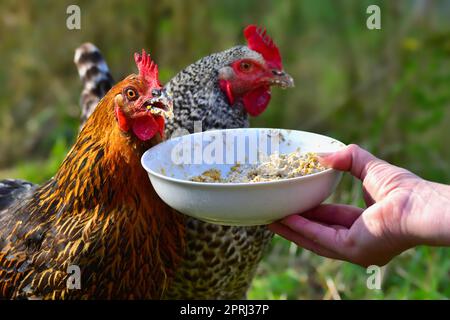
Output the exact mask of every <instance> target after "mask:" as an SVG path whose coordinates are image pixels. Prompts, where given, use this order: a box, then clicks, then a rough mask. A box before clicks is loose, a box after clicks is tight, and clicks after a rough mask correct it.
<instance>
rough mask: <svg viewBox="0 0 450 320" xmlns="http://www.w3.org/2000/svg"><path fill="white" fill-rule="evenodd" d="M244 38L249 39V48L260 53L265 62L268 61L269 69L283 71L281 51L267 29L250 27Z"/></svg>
mask: <svg viewBox="0 0 450 320" xmlns="http://www.w3.org/2000/svg"><path fill="white" fill-rule="evenodd" d="M244 36H245V38H246V39H247V45H248V47H249V48H250V49H252V50H254V51H256V52H259V53H260V54H261V55H262V56H263V58H264V60H266V63H267V65H268V66H269V68H273V69H279V70H280V69H283V64H282V63H281V56H280V51H279V50H278V47H277V46H276V45H275V43H273V40H272V39H271V38H270V37H269V35H268V34H266V29H261V28H258V27H257V26H255V25H249V26H248V27H247V28H245V30H244Z"/></svg>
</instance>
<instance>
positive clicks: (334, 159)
mask: <svg viewBox="0 0 450 320" xmlns="http://www.w3.org/2000/svg"><path fill="white" fill-rule="evenodd" d="M320 162H322V163H323V164H325V165H327V166H330V167H332V168H334V169H337V170H341V171H350V173H351V174H352V175H353V176H355V177H357V178H358V179H361V180H364V178H365V177H366V175H367V173H368V171H369V170H370V168H371V167H373V165H374V164H376V163H379V162H382V163H385V162H384V161H383V160H380V159H378V158H376V157H375V156H374V155H372V154H371V153H370V152H368V151H366V150H364V149H362V148H360V147H359V146H358V145H356V144H351V145H349V146H347V147H345V148H344V149H342V150H339V151H337V152H335V153H332V154H330V155H328V156H325V157H320Z"/></svg>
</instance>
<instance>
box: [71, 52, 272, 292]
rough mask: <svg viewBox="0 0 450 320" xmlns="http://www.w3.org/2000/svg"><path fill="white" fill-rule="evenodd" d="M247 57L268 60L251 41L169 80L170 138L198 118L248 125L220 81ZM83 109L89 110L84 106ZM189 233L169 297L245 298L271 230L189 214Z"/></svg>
mask: <svg viewBox="0 0 450 320" xmlns="http://www.w3.org/2000/svg"><path fill="white" fill-rule="evenodd" d="M82 48H83V46H81V47H80V49H82ZM80 49H78V50H80ZM97 50H98V49H97ZM86 56H88V53H86ZM243 58H252V59H258V60H262V59H263V58H262V56H261V55H260V54H259V53H257V52H255V51H253V50H250V49H249V48H248V47H246V46H236V47H233V48H231V49H228V50H225V51H222V52H219V53H214V54H211V55H209V56H207V57H204V58H202V59H200V60H198V61H197V62H195V63H193V64H191V65H189V66H188V67H186V68H185V69H184V70H182V71H180V72H179V73H178V74H177V75H175V77H173V78H172V79H171V80H170V81H169V82H168V83H167V84H166V86H165V88H166V89H167V90H168V92H170V93H171V95H172V98H173V100H174V117H173V119H172V120H170V121H168V122H167V123H166V137H167V138H170V137H171V136H172V134H174V133H175V134H176V131H177V130H179V129H183V130H187V131H189V132H193V131H194V121H202V130H203V131H205V130H209V129H226V128H243V127H248V126H249V119H248V114H247V113H246V112H245V110H244V107H243V106H242V105H241V104H238V103H237V104H235V105H233V106H230V104H229V102H228V100H227V98H226V96H225V94H224V93H223V92H222V91H221V90H220V89H219V85H218V70H220V68H222V67H225V66H228V65H229V64H230V63H231V62H233V61H235V60H237V59H243ZM87 87H90V88H95V87H96V83H95V82H93V83H91V84H86V83H85V86H84V88H85V89H84V90H86V88H87ZM98 92H100V91H99V90H93V91H92V94H91V95H90V96H91V97H97V100H99V99H100V98H101V95H98V94H97V93H98ZM82 102H83V100H82ZM82 110H87V109H86V108H84V106H82ZM87 116H88V115H83V116H82V118H84V117H87ZM185 232H186V239H185V241H186V247H185V251H184V253H183V258H182V261H181V263H180V266H179V267H178V268H177V269H176V270H175V278H174V279H173V281H172V282H171V284H170V285H169V287H168V288H167V290H166V292H165V295H164V298H166V299H240V298H244V297H245V296H246V293H247V290H248V288H249V286H250V284H251V282H252V280H253V277H254V275H255V272H256V269H257V266H258V264H259V262H260V260H261V258H262V256H263V254H264V251H265V249H266V248H267V247H268V244H269V243H270V241H271V239H272V236H273V234H272V232H270V231H269V230H268V229H267V227H265V226H258V227H227V226H220V225H214V224H210V223H206V222H202V221H200V220H197V219H194V218H191V217H186V229H185Z"/></svg>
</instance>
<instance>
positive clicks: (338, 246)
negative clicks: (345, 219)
mask: <svg viewBox="0 0 450 320" xmlns="http://www.w3.org/2000/svg"><path fill="white" fill-rule="evenodd" d="M280 223H282V224H284V225H285V226H287V227H289V228H290V229H292V230H293V231H295V232H296V233H297V234H299V235H300V236H302V237H304V238H306V239H309V240H310V241H312V242H314V243H317V244H318V245H319V246H321V247H323V248H324V249H326V250H329V251H332V252H335V253H337V254H338V255H340V256H345V257H346V256H347V254H346V248H347V247H349V245H350V242H349V240H348V229H344V230H342V229H335V228H333V227H331V226H327V225H323V224H320V223H318V222H314V221H311V220H308V219H306V218H304V217H302V216H299V215H293V216H289V217H286V218H284V219H282V220H280Z"/></svg>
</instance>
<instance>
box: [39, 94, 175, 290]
mask: <svg viewBox="0 0 450 320" xmlns="http://www.w3.org/2000/svg"><path fill="white" fill-rule="evenodd" d="M112 91H114V89H113V90H112ZM115 94H116V93H115V92H110V93H109V94H108V95H107V96H106V97H105V98H103V99H102V100H101V101H100V103H99V105H98V106H97V108H96V110H95V112H94V113H93V114H92V116H91V117H90V118H89V119H88V121H87V122H86V125H85V126H84V128H83V130H82V131H81V132H80V135H79V136H78V138H77V141H76V143H75V145H74V146H73V148H72V149H71V150H70V152H69V154H68V155H67V157H66V159H65V160H64V162H63V163H62V165H61V167H60V169H59V170H58V172H57V174H56V175H55V177H54V179H53V180H52V183H51V185H52V186H53V187H52V188H47V189H45V188H43V190H41V195H40V198H41V199H43V198H46V196H48V197H52V198H53V199H55V198H60V199H62V201H63V203H64V204H65V208H66V209H65V211H64V212H63V213H62V214H61V216H60V217H59V218H58V219H59V220H60V221H61V223H63V221H64V219H67V218H68V217H70V216H72V217H73V216H74V215H80V216H81V217H80V218H82V219H80V220H82V221H86V222H85V223H86V224H89V226H90V227H91V226H97V225H98V226H102V228H103V230H106V231H103V232H102V233H99V235H98V238H102V239H96V238H95V237H94V239H93V240H92V241H103V242H105V241H106V243H107V247H108V252H107V253H106V254H105V253H103V254H104V257H103V260H106V261H109V262H108V263H110V264H112V265H114V266H115V267H114V268H115V270H117V274H118V276H117V277H118V278H119V279H116V281H117V284H113V285H111V286H112V287H111V292H116V294H117V292H119V291H120V290H125V289H124V288H127V287H130V288H131V287H133V286H134V287H136V288H137V289H136V290H138V291H135V292H134V293H129V292H124V295H128V296H134V297H142V296H143V293H142V291H144V292H146V293H145V294H144V296H146V297H152V298H159V297H160V296H161V295H162V293H163V290H164V288H165V286H166V285H167V281H168V279H170V277H171V275H172V272H173V271H174V269H175V267H176V265H177V264H178V262H179V260H180V255H181V253H182V248H183V246H184V243H183V238H184V219H183V216H182V215H180V214H178V213H177V212H175V211H174V210H173V209H171V208H170V207H168V206H167V205H166V204H165V203H163V202H162V201H161V200H160V199H159V197H158V196H157V194H156V192H155V191H154V189H153V187H152V185H151V183H150V181H149V179H148V176H147V173H146V172H145V170H144V169H143V168H142V166H141V164H140V158H141V156H142V154H143V152H144V151H145V150H147V149H148V148H150V147H151V146H152V145H155V144H157V143H159V142H160V141H161V137H160V136H159V134H157V137H155V138H153V139H151V140H150V141H149V142H145V143H143V142H140V141H138V140H137V139H136V138H135V137H132V136H130V135H128V134H126V133H123V132H121V131H120V129H119V128H118V126H117V123H116V119H115V116H114V111H113V109H114V106H113V98H112V97H114V95H115ZM49 183H50V182H49ZM46 193H47V194H46ZM92 228H93V227H92ZM105 237H106V238H107V239H104V238H105ZM98 254H99V253H97V255H98ZM142 268H144V269H145V271H146V273H145V274H144V275H142V273H143V270H142ZM99 272H101V271H99ZM138 275H140V276H138ZM130 279H131V280H130ZM124 282H125V283H124ZM138 282H140V283H138ZM114 286H117V288H116V289H114ZM130 290H132V289H130Z"/></svg>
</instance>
